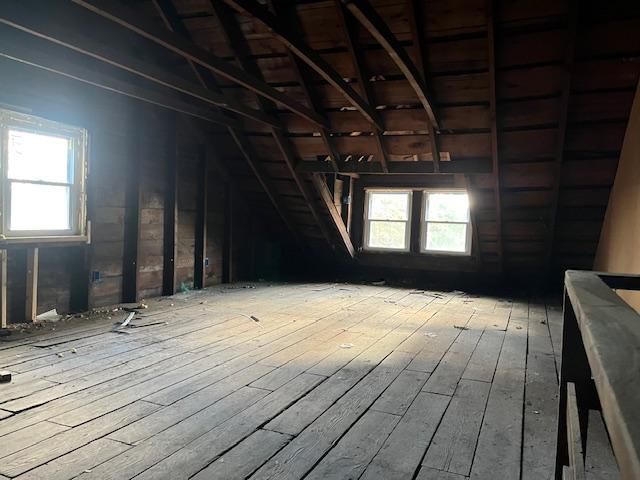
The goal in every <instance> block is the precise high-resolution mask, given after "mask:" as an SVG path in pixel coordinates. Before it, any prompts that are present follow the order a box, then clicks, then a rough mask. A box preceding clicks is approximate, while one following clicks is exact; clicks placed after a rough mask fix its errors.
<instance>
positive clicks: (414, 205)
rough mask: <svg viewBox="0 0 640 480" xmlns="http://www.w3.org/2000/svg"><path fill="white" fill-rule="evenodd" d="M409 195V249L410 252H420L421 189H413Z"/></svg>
mask: <svg viewBox="0 0 640 480" xmlns="http://www.w3.org/2000/svg"><path fill="white" fill-rule="evenodd" d="M411 197H412V198H411V219H410V220H411V222H410V225H411V236H410V239H409V251H410V252H412V253H420V240H421V238H422V231H421V230H422V202H423V193H422V190H413V192H412V194H411Z"/></svg>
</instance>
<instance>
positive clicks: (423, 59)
mask: <svg viewBox="0 0 640 480" xmlns="http://www.w3.org/2000/svg"><path fill="white" fill-rule="evenodd" d="M422 6H423V2H422V1H420V0H407V17H408V18H409V23H410V24H411V37H412V42H413V50H414V52H415V57H416V68H417V69H418V73H419V74H420V75H421V76H422V81H423V82H424V85H425V88H427V90H428V87H429V78H428V68H427V66H428V65H429V62H428V61H427V54H426V51H425V49H424V48H423V45H422V40H423V39H424V32H423V31H422V23H421V22H418V16H419V15H420V14H421V13H422V10H421V7H422ZM420 18H422V17H420ZM425 41H426V40H425ZM429 143H430V144H431V156H432V158H433V169H434V171H435V172H436V173H438V172H440V145H439V143H438V131H437V129H436V128H434V126H433V124H430V125H429Z"/></svg>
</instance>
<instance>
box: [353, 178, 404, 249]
mask: <svg viewBox="0 0 640 480" xmlns="http://www.w3.org/2000/svg"><path fill="white" fill-rule="evenodd" d="M371 193H406V194H408V200H407V220H370V219H369V196H370V194H371ZM412 209H413V191H412V190H410V189H406V188H396V189H390V188H385V189H382V188H367V189H365V196H364V246H363V249H364V250H366V251H367V252H409V249H410V247H411V212H412ZM372 221H374V222H375V221H383V222H394V223H405V224H406V226H407V228H406V235H405V239H404V240H405V245H404V247H403V248H385V247H370V246H369V234H370V225H371V222H372Z"/></svg>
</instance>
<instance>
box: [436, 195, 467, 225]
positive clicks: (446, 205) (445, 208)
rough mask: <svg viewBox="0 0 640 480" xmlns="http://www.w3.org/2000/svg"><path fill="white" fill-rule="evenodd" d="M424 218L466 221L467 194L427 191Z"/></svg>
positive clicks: (443, 220) (439, 220) (442, 220)
mask: <svg viewBox="0 0 640 480" xmlns="http://www.w3.org/2000/svg"><path fill="white" fill-rule="evenodd" d="M428 195H429V203H428V209H429V211H428V212H427V218H426V220H430V221H438V222H467V221H468V220H469V196H468V195H467V194H466V193H451V192H450V193H429V194H428Z"/></svg>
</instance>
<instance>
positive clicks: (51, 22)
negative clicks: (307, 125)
mask: <svg viewBox="0 0 640 480" xmlns="http://www.w3.org/2000/svg"><path fill="white" fill-rule="evenodd" d="M32 2H33V0H21V1H20V2H0V23H3V24H6V25H9V26H11V27H14V28H16V29H18V30H21V31H23V32H27V33H29V34H32V35H35V36H37V37H39V38H42V39H45V40H48V41H50V42H53V43H55V44H57V45H61V46H64V47H66V48H69V49H71V50H73V51H76V52H79V53H82V54H83V55H87V56H89V57H91V58H94V59H96V60H99V61H101V62H104V63H106V64H109V65H111V66H113V67H116V68H119V69H121V70H125V71H127V72H129V73H132V74H134V75H136V76H139V77H141V78H144V79H145V80H149V81H151V82H153V83H156V84H158V85H161V86H163V87H167V88H170V89H173V90H175V91H177V92H180V93H183V94H185V95H188V96H190V97H193V98H196V99H198V100H200V101H203V102H206V103H209V104H211V105H215V106H217V107H221V108H225V109H227V110H230V111H233V112H235V113H238V114H239V115H243V116H245V117H247V118H251V119H253V120H256V121H259V122H261V123H264V124H267V125H271V124H273V122H274V120H273V119H272V118H270V117H269V116H267V115H265V114H264V113H262V112H259V111H257V110H254V109H251V108H249V107H247V106H245V105H242V104H239V103H236V102H233V101H229V98H228V97H227V96H224V95H222V94H219V93H217V94H216V93H214V92H212V91H210V90H207V89H206V88H202V87H200V86H199V85H197V84H194V83H192V82H189V81H185V80H184V79H182V78H181V77H179V76H177V75H174V74H173V73H171V72H169V71H168V70H166V69H164V68H162V67H158V66H156V65H153V64H151V63H148V62H144V61H141V60H138V59H137V58H135V57H133V56H131V55H129V54H128V53H127V52H125V51H122V50H121V49H116V48H112V47H110V46H108V45H106V44H105V42H102V41H98V40H96V39H95V38H92V35H91V32H89V31H86V30H85V31H84V32H81V30H80V29H81V28H82V21H81V19H79V18H78V17H77V16H76V15H75V14H77V13H78V12H73V11H72V10H71V9H68V8H64V9H55V8H51V9H49V8H43V7H42V6H41V4H39V3H38V2H36V3H38V5H37V6H36V5H33V4H32ZM52 5H59V4H58V3H52Z"/></svg>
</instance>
